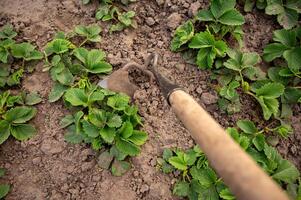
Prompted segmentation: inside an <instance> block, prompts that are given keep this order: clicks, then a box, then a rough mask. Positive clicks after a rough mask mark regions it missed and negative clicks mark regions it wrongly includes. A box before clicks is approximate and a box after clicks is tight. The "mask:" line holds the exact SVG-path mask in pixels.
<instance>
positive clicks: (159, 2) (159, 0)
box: [156, 0, 164, 6]
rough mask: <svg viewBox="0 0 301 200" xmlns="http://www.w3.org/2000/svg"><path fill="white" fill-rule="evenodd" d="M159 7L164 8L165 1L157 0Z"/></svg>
mask: <svg viewBox="0 0 301 200" xmlns="http://www.w3.org/2000/svg"><path fill="white" fill-rule="evenodd" d="M156 2H157V4H158V6H162V5H163V4H164V0H156Z"/></svg>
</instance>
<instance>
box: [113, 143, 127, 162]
mask: <svg viewBox="0 0 301 200" xmlns="http://www.w3.org/2000/svg"><path fill="white" fill-rule="evenodd" d="M110 154H111V155H112V156H114V158H115V159H117V160H124V159H125V158H126V156H127V154H124V153H122V152H121V151H119V150H118V149H117V148H116V146H115V145H113V146H112V147H111V149H110Z"/></svg>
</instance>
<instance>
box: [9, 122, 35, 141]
mask: <svg viewBox="0 0 301 200" xmlns="http://www.w3.org/2000/svg"><path fill="white" fill-rule="evenodd" d="M10 131H11V134H12V135H13V136H14V138H16V139H17V140H21V141H24V140H28V139H29V138H31V137H32V136H34V135H35V134H36V132H37V131H36V129H35V128H34V127H33V126H32V125H30V124H14V125H11V127H10Z"/></svg>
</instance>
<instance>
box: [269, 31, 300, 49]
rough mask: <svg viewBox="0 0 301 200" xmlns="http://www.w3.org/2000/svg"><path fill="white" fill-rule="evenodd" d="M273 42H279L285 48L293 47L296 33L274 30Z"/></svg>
mask: <svg viewBox="0 0 301 200" xmlns="http://www.w3.org/2000/svg"><path fill="white" fill-rule="evenodd" d="M273 35H274V36H273V40H274V41H276V42H280V43H281V44H283V45H285V46H287V47H295V46H296V43H297V40H296V32H295V31H289V30H285V29H281V30H276V31H274V33H273Z"/></svg>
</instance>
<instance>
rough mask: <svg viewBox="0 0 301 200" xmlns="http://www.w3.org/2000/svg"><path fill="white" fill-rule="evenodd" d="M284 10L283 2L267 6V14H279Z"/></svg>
mask: <svg viewBox="0 0 301 200" xmlns="http://www.w3.org/2000/svg"><path fill="white" fill-rule="evenodd" d="M283 12H284V7H283V6H282V5H281V4H278V3H273V4H270V5H268V6H267V7H266V8H265V13H266V14H267V15H278V14H281V13H283Z"/></svg>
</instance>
